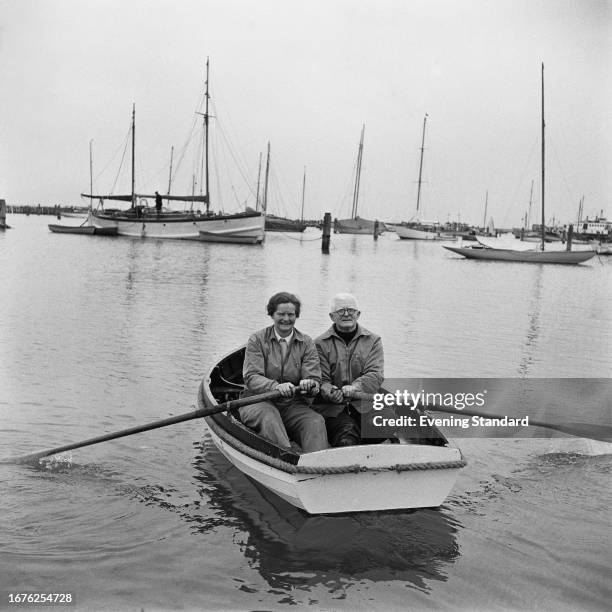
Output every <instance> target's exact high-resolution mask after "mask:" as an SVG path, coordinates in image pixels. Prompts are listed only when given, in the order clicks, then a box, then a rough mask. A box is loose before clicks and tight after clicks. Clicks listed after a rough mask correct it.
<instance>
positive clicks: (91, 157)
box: [89, 138, 93, 212]
mask: <svg viewBox="0 0 612 612" xmlns="http://www.w3.org/2000/svg"><path fill="white" fill-rule="evenodd" d="M92 143H93V138H92V139H91V140H90V141H89V195H90V196H93V154H92V151H91V147H92ZM92 207H93V199H92V198H91V197H90V198H89V211H90V212H91V209H92Z"/></svg>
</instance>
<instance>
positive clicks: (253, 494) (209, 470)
mask: <svg viewBox="0 0 612 612" xmlns="http://www.w3.org/2000/svg"><path fill="white" fill-rule="evenodd" d="M196 450H197V451H198V454H197V455H196V457H195V460H194V467H195V468H196V470H197V475H196V480H197V481H198V483H199V485H200V495H201V496H202V498H203V499H204V500H206V501H205V504H206V508H207V509H206V512H202V513H200V512H195V513H190V514H189V515H188V516H185V518H186V519H187V520H189V521H190V522H191V523H192V524H193V526H194V528H195V529H196V530H197V531H198V532H208V531H210V530H212V529H214V528H216V527H217V526H218V525H219V523H220V522H224V523H225V524H227V525H232V526H233V527H234V528H238V529H240V530H241V532H243V533H244V540H243V541H240V546H241V550H242V552H243V553H244V555H245V557H246V558H247V559H248V560H249V564H250V565H251V567H253V568H255V569H256V570H257V571H258V572H259V573H260V574H261V576H262V577H263V578H264V579H265V580H266V582H267V583H268V584H269V585H270V586H271V587H274V588H282V589H289V588H290V587H291V586H295V585H296V584H297V585H301V586H302V587H304V586H310V587H312V586H314V585H324V586H325V587H326V588H327V589H328V590H329V591H330V592H331V591H335V590H337V589H343V588H345V587H347V586H349V585H350V584H355V583H357V582H359V581H360V580H363V579H368V580H371V581H374V582H378V581H385V580H392V579H393V580H401V581H403V582H405V583H407V584H409V585H410V586H412V587H413V588H415V589H418V590H421V591H428V590H429V588H430V587H429V586H428V583H429V582H430V581H431V580H440V581H444V580H446V579H447V575H448V566H449V565H450V564H452V563H453V562H454V560H455V559H456V558H457V557H458V555H459V550H458V546H457V542H456V533H457V531H458V530H459V529H460V528H461V525H460V524H459V523H458V522H457V521H456V520H455V519H453V518H452V516H451V515H450V514H448V513H447V512H445V511H444V510H433V509H428V510H418V511H401V512H370V513H359V514H348V515H319V516H311V515H308V514H307V513H305V512H303V511H301V510H299V509H297V508H295V507H294V506H292V505H291V504H289V503H287V502H286V501H284V500H282V499H281V498H279V497H278V496H276V495H275V494H273V493H271V492H270V491H268V490H267V489H266V488H265V487H262V486H261V485H259V484H258V483H256V482H255V481H252V480H250V479H248V478H247V477H246V476H244V475H243V474H242V473H241V472H239V471H238V470H237V469H236V468H234V467H232V466H231V465H230V464H229V463H228V462H227V461H226V459H225V458H224V457H223V456H222V455H221V453H220V452H219V451H218V450H217V449H216V448H215V447H214V445H213V444H212V442H211V441H210V438H208V437H207V438H206V439H205V441H204V442H203V443H201V444H199V445H197V446H196ZM211 511H212V516H211Z"/></svg>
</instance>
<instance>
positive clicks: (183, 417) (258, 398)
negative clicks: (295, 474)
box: [0, 391, 280, 463]
mask: <svg viewBox="0 0 612 612" xmlns="http://www.w3.org/2000/svg"><path fill="white" fill-rule="evenodd" d="M278 397H280V393H279V392H278V391H268V392H267V393H262V394H260V395H253V396H252V397H243V398H240V399H236V400H230V401H229V402H223V403H222V404H219V405H218V406H214V407H213V408H199V409H198V410H194V411H192V412H185V413H184V414H179V415H177V416H173V417H168V418H167V419H161V420H159V421H153V422H152V423H147V424H146V425H138V426H136V427H130V428H129V429H122V430H121V431H116V432H114V433H109V434H104V435H102V436H97V437H95V438H89V439H88V440H83V441H82V442H74V443H72V444H65V445H64V446H58V447H56V448H50V449H48V450H42V451H38V452H36V453H30V454H29V455H20V456H17V457H6V458H4V459H0V463H28V462H30V461H35V460H36V459H41V458H42V457H49V456H50V455H56V454H57V453H63V452H64V451H68V450H72V449H75V448H82V447H83V446H90V445H92V444H98V443H99V442H107V441H108V440H115V439H116V438H123V437H125V436H131V435H132V434H137V433H141V432H143V431H149V430H151V429H158V428H159V427H166V426H167V425H174V424H175V423H182V422H183V421H191V420H192V419H201V418H202V417H206V416H210V415H211V414H217V413H218V412H225V411H226V410H229V409H230V408H240V407H241V406H250V405H251V404H256V403H257V402H263V401H265V400H271V399H276V398H278Z"/></svg>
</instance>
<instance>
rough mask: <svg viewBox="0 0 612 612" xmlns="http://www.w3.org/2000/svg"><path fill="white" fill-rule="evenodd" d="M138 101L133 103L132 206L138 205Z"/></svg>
mask: <svg viewBox="0 0 612 612" xmlns="http://www.w3.org/2000/svg"><path fill="white" fill-rule="evenodd" d="M135 167H136V103H134V104H133V105H132V208H134V207H135V206H136V190H135V189H134V186H135V184H136V173H135V170H134V169H135Z"/></svg>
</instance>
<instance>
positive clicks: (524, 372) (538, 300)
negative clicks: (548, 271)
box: [517, 266, 543, 378]
mask: <svg viewBox="0 0 612 612" xmlns="http://www.w3.org/2000/svg"><path fill="white" fill-rule="evenodd" d="M542 270H543V267H542V266H537V267H536V269H535V271H534V274H533V288H532V290H531V291H530V292H529V294H530V295H531V298H530V300H529V308H528V311H527V317H528V323H527V330H526V333H525V344H524V345H523V354H522V356H521V359H520V361H519V365H518V372H517V373H518V375H519V377H520V378H525V377H527V376H529V374H530V372H531V368H532V366H533V361H534V355H535V352H536V350H537V341H538V334H539V331H540V313H541V309H542V282H543V273H542Z"/></svg>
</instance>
